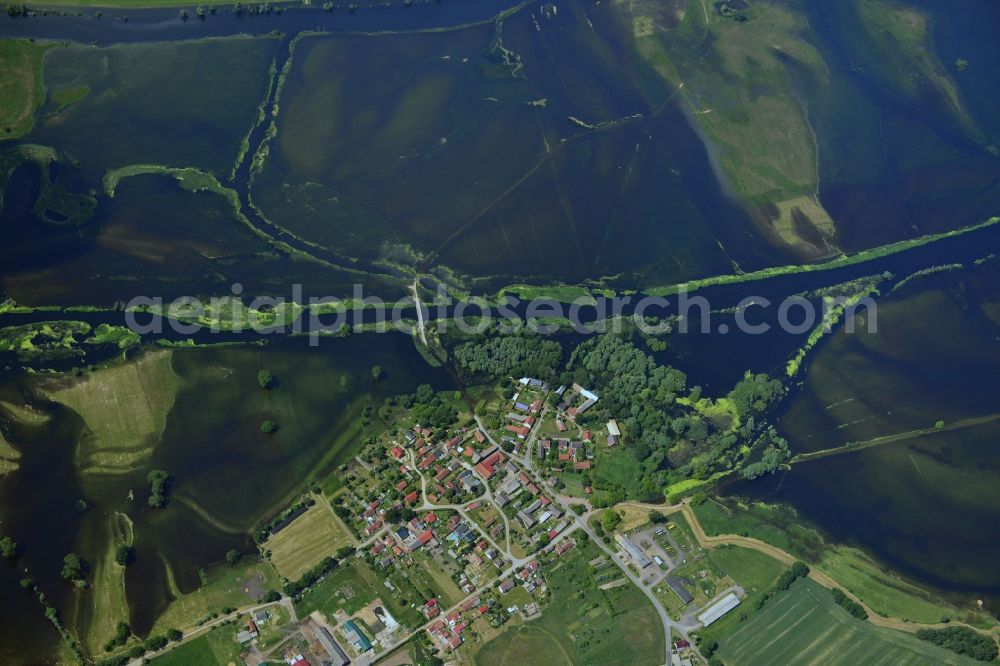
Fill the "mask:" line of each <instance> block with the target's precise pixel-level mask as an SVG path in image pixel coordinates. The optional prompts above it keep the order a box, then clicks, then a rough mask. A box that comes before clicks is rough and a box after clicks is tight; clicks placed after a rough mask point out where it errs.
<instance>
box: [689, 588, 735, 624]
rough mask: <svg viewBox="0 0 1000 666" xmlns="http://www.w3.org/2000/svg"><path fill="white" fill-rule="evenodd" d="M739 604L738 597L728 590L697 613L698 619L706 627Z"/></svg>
mask: <svg viewBox="0 0 1000 666" xmlns="http://www.w3.org/2000/svg"><path fill="white" fill-rule="evenodd" d="M739 605H740V598H739V597H737V596H736V595H735V594H733V593H732V592H730V593H729V594H727V595H726V596H724V597H722V598H721V599H719V600H718V601H716V602H715V603H714V604H712V605H711V606H709V607H708V608H706V609H705V611H704V612H702V613H701V614H700V615H698V621H699V622H701V623H702V624H703V625H705V626H706V627H707V626H708V625H710V624H712V623H713V622H715V621H716V620H718V619H719V618H720V617H722V616H723V615H725V614H726V613H728V612H729V611H731V610H733V609H734V608H736V607H737V606H739Z"/></svg>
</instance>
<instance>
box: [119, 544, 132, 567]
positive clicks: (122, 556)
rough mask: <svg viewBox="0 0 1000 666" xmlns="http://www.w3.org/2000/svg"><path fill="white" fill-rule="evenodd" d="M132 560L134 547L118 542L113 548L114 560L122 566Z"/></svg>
mask: <svg viewBox="0 0 1000 666" xmlns="http://www.w3.org/2000/svg"><path fill="white" fill-rule="evenodd" d="M134 560H135V548H133V547H132V546H129V545H128V544H125V543H122V544H119V545H118V549H117V550H115V562H117V563H118V564H120V565H121V566H123V567H127V566H128V565H130V564H132V562H133V561H134Z"/></svg>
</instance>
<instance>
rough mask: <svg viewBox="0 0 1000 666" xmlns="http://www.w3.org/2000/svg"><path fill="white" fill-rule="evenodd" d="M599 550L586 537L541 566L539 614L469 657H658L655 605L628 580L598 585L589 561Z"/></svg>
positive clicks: (560, 660)
mask: <svg viewBox="0 0 1000 666" xmlns="http://www.w3.org/2000/svg"><path fill="white" fill-rule="evenodd" d="M599 555H600V551H598V550H597V547H596V546H594V545H593V544H591V543H589V542H586V544H585V545H582V546H578V547H577V549H575V550H574V551H571V554H568V555H567V556H566V558H565V559H557V560H554V561H553V562H551V563H550V564H549V565H545V566H543V573H544V575H545V578H546V580H547V581H548V583H549V591H550V593H551V599H550V600H549V602H548V604H547V605H546V606H545V609H544V611H543V613H542V616H541V617H540V618H538V619H536V620H532V621H530V622H528V623H526V624H522V625H519V626H514V627H512V628H510V629H508V630H507V631H505V632H504V633H502V634H501V635H500V636H499V637H497V638H495V639H494V640H492V641H490V642H488V643H486V644H485V645H483V646H482V647H481V648H480V650H479V652H478V653H477V654H476V655H475V662H476V663H477V664H481V665H482V666H501V665H508V664H510V665H513V664H524V663H542V664H550V663H551V664H608V663H628V664H636V665H643V664H659V663H661V661H662V659H663V653H664V647H663V643H662V641H663V637H662V630H661V628H660V622H659V618H657V616H656V613H655V611H654V610H653V608H652V607H651V606H650V604H649V603H648V602H647V601H646V599H645V598H644V597H643V595H642V593H641V592H640V591H639V590H638V589H636V588H635V587H633V586H631V585H627V586H623V587H616V588H612V589H608V590H600V589H598V586H597V582H596V580H595V578H594V576H595V572H594V571H592V569H591V567H590V565H589V562H590V561H591V560H594V559H595V558H596V557H598V556H599Z"/></svg>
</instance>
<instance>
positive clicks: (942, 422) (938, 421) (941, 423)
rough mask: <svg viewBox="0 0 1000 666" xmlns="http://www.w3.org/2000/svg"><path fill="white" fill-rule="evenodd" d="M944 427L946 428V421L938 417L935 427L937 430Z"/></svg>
mask: <svg viewBox="0 0 1000 666" xmlns="http://www.w3.org/2000/svg"><path fill="white" fill-rule="evenodd" d="M942 428H944V421H942V420H941V419H938V420H937V421H935V422H934V429H935V430H941V429H942Z"/></svg>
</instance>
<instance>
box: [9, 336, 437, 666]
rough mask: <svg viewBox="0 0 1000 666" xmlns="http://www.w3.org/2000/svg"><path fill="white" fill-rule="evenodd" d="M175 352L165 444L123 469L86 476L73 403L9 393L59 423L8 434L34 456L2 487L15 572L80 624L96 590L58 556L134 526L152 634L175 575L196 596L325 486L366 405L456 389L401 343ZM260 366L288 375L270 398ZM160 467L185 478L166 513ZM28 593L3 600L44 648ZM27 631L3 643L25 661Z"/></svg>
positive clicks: (134, 603)
mask: <svg viewBox="0 0 1000 666" xmlns="http://www.w3.org/2000/svg"><path fill="white" fill-rule="evenodd" d="M172 353H173V358H172V370H173V372H174V373H175V374H176V375H177V377H178V378H179V383H180V389H179V390H178V392H177V395H176V398H175V400H174V402H173V406H172V407H171V408H170V411H169V412H168V414H167V418H166V426H165V429H164V432H163V434H162V437H160V438H158V443H157V444H156V445H155V446H154V448H153V451H152V453H151V455H150V457H149V458H148V460H145V461H144V462H142V463H141V464H140V466H139V467H138V468H136V469H135V471H132V472H126V473H122V474H113V475H106V474H92V473H87V472H80V471H79V470H78V469H77V465H75V463H74V460H75V455H74V450H75V449H76V447H77V445H78V442H79V441H80V438H81V437H82V436H83V434H84V429H85V427H86V426H85V424H84V422H83V420H82V419H81V418H80V416H79V415H77V414H76V413H75V412H73V411H72V410H70V409H69V408H67V407H64V406H61V405H59V404H56V403H52V402H49V401H48V400H46V399H45V398H44V397H43V396H42V395H41V393H40V391H39V383H38V380H34V379H32V378H30V377H25V376H21V377H14V378H12V379H9V380H7V381H5V382H4V383H3V384H2V386H0V395H2V398H3V399H4V400H7V401H10V402H14V403H16V404H23V402H24V400H25V399H26V397H27V398H28V399H29V400H30V401H31V402H32V403H33V404H35V405H36V406H37V407H38V408H39V409H40V410H42V411H43V412H44V413H45V414H48V415H49V420H48V421H47V422H46V424H45V425H44V426H32V427H28V426H16V427H15V428H14V430H13V431H12V432H11V433H10V435H9V437H8V438H9V439H10V440H11V441H12V442H13V443H15V445H16V446H17V447H18V449H19V450H21V451H22V452H23V456H22V458H21V461H20V462H21V468H20V469H19V470H17V471H16V472H15V473H12V474H9V475H7V476H5V477H4V478H3V479H0V522H2V525H3V530H4V533H5V534H8V535H11V536H12V537H14V538H15V540H16V541H18V542H19V543H21V544H22V545H23V547H24V556H23V557H22V558H20V559H19V560H17V562H16V567H17V569H18V570H21V569H23V568H25V567H27V568H28V569H29V570H30V571H31V572H32V574H33V576H34V577H35V578H36V580H38V581H39V583H40V585H41V587H42V589H43V591H44V592H45V593H46V595H47V596H48V597H49V600H50V603H52V604H53V605H55V606H56V607H57V608H59V609H60V612H61V613H62V615H63V617H64V619H65V620H66V622H67V624H68V625H69V626H71V627H72V626H80V624H83V623H85V622H86V621H87V616H86V613H87V612H88V606H87V603H86V599H85V597H86V595H87V594H89V593H90V592H87V591H82V592H77V591H73V590H71V589H70V588H69V586H68V585H67V584H66V583H65V582H63V581H62V580H61V579H60V578H59V573H58V572H59V569H60V567H61V564H60V561H61V559H62V556H63V555H65V554H66V553H69V552H77V553H79V554H80V555H82V556H83V557H85V558H86V559H87V560H89V561H90V562H94V561H96V560H97V559H98V558H99V557H100V556H101V554H102V553H103V552H104V551H103V548H105V547H107V544H106V543H105V542H104V541H103V540H99V539H94V538H92V537H93V534H94V533H95V531H100V530H102V529H105V526H106V524H107V521H108V517H109V516H111V515H112V514H113V513H114V512H116V511H117V512H121V513H124V514H125V515H127V516H128V517H129V518H130V519H131V520H132V521H133V523H134V529H135V544H136V561H135V563H134V564H132V565H131V566H129V568H128V569H127V577H126V592H127V595H128V599H129V603H130V609H131V618H130V620H131V624H132V627H133V629H134V630H135V631H136V632H137V633H140V634H144V633H146V632H148V631H149V629H150V628H151V627H152V625H153V622H154V621H155V619H156V617H157V616H158V615H159V613H161V612H162V610H163V609H164V608H165V607H166V605H167V604H168V603H169V601H170V600H171V599H172V594H171V591H170V590H171V588H170V585H169V583H168V580H169V579H172V580H173V582H174V584H175V585H176V586H177V588H178V589H179V590H180V592H182V593H186V592H191V591H193V590H195V589H197V588H198V587H199V574H198V572H199V570H200V569H202V568H205V567H208V566H209V565H211V564H215V563H218V562H220V561H222V560H223V558H224V556H225V553H226V552H227V551H228V550H229V549H231V548H236V549H238V550H242V551H243V552H246V553H252V552H254V551H255V548H254V547H253V544H252V542H251V541H250V538H249V536H248V533H249V531H250V529H251V528H252V527H253V526H254V525H256V524H258V523H260V522H262V521H263V520H265V519H266V518H267V517H268V515H270V513H271V512H272V511H274V510H275V507H276V506H280V505H281V504H282V503H283V502H287V501H289V500H291V499H293V498H294V497H295V496H296V495H295V494H296V493H297V492H298V491H299V490H301V488H302V486H303V484H306V483H308V482H309V481H310V480H311V479H317V480H322V479H323V478H325V475H327V474H329V473H330V472H333V471H334V470H335V468H336V467H337V466H338V465H340V464H341V463H343V462H345V461H346V460H348V459H349V458H350V457H352V456H353V455H354V453H355V451H357V447H358V446H359V445H360V435H359V434H358V431H357V430H355V429H354V425H356V423H357V421H358V419H360V412H361V409H362V408H363V407H364V406H365V405H368V404H377V403H378V402H379V401H380V400H381V399H382V397H384V396H387V395H394V394H399V393H404V392H412V391H413V390H414V389H415V388H416V386H417V385H419V384H422V383H428V384H431V385H432V386H433V387H434V388H435V389H446V388H449V387H452V386H453V384H452V382H451V380H450V378H449V377H448V375H447V373H446V372H445V371H444V370H443V369H440V368H437V369H435V368H431V367H429V366H427V364H426V363H425V361H424V360H423V358H422V357H421V356H420V355H419V353H418V352H417V351H416V349H415V348H414V347H413V344H412V341H411V340H410V338H409V337H407V336H403V335H368V336H353V337H350V338H345V339H328V340H323V341H322V344H321V345H320V346H319V347H318V348H309V347H307V346H306V345H305V344H304V342H303V341H302V340H301V339H296V338H288V339H285V340H281V341H277V342H275V343H273V344H271V345H268V346H265V347H256V346H240V347H234V348H219V349H179V350H174V351H173V352H172ZM376 364H377V365H381V366H382V368H383V369H384V371H385V377H384V379H382V380H380V381H379V382H378V383H377V384H375V383H374V382H373V381H372V378H371V366H372V365H376ZM261 368H268V369H269V370H271V371H272V372H273V373H274V376H275V377H276V378H277V384H278V385H277V387H276V388H275V389H273V390H272V391H264V390H262V389H261V388H260V387H259V386H258V385H257V371H258V370H259V369H261ZM42 383H44V381H42ZM266 418H270V419H273V420H275V421H276V422H277V423H278V424H279V430H278V432H277V433H274V434H273V435H267V436H265V435H262V434H261V433H260V431H259V425H260V422H261V421H262V420H263V419H266ZM150 469H164V470H167V471H168V472H169V473H170V474H171V476H172V477H174V479H175V481H174V482H173V483H172V485H171V490H170V495H169V496H170V502H169V505H168V507H167V508H166V509H163V510H153V509H150V508H148V507H147V506H146V501H145V500H146V495H147V494H148V483H147V481H146V474H147V473H148V471H149V470H150ZM130 491H133V492H134V494H135V500H134V501H132V500H129V499H128V494H129V492H130ZM81 499H82V500H85V502H86V504H87V508H86V509H85V510H83V511H81V510H80V509H79V508H78V507H77V502H78V501H79V500H81ZM3 567H4V569H7V568H11V569H13V566H11V565H8V564H7V563H3ZM168 569H169V571H168ZM10 575H11V576H14V575H15V574H13V573H12V574H10ZM4 576H5V577H7V576H8V574H7V573H5V574H4ZM168 576H169V578H168ZM12 583H13V584H14V585H16V577H15V579H14V581H12ZM4 584H5V585H7V582H6V581H5V583H4ZM18 595H19V596H18V597H17V599H16V601H14V602H12V604H13V605H9V604H8V603H7V602H6V599H7V597H6V596H5V603H4V613H5V615H6V613H7V612H14V611H17V612H19V613H20V612H22V611H23V612H24V613H27V614H28V615H29V617H31V616H34V617H35V618H36V619H37V620H40V622H38V623H37V624H38V625H39V626H38V627H37V632H35V633H37V634H38V635H39V636H40V638H38V640H39V641H40V642H39V644H38V646H37V649H38V650H42V649H43V646H44V645H45V644H50V642H51V637H48V634H49V633H50V632H48V630H47V629H46V625H45V622H44V619H43V617H42V609H41V607H40V606H38V605H37V604H36V603H35V602H34V601H33V599H31V597H30V595H27V593H25V592H23V591H20V590H18ZM20 595H24V596H25V597H26V598H27V600H26V601H23V600H22V599H21V597H20ZM22 601H23V603H22ZM18 626H19V625H11V624H10V623H8V622H5V623H3V629H2V631H3V634H2V638H3V639H2V640H0V645H3V646H4V647H5V648H6V647H7V646H8V645H20V646H21V647H22V648H23V649H24V652H22V653H21V655H22V656H24V655H31V654H33V650H32V649H31V648H29V647H28V646H30V645H32V641H31V640H30V639H33V638H35V633H31V632H29V633H28V634H25V635H19V634H16V633H12V634H7V629H8V628H11V627H13V628H14V629H15V630H16V629H17V627H18ZM45 637H48V638H46V639H45V640H43V638H45ZM7 663H9V662H7Z"/></svg>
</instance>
